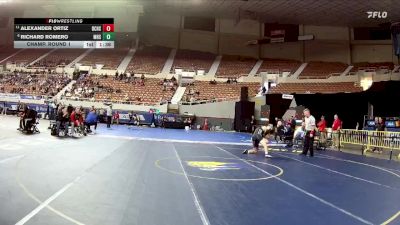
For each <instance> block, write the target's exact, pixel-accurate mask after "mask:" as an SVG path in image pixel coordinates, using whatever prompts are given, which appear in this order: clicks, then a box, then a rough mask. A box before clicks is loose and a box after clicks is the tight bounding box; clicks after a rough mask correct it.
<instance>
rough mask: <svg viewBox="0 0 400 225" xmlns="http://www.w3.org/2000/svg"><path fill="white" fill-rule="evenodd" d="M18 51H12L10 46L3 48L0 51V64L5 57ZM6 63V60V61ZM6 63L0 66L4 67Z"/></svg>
mask: <svg viewBox="0 0 400 225" xmlns="http://www.w3.org/2000/svg"><path fill="white" fill-rule="evenodd" d="M19 50H20V49H14V48H13V47H11V46H3V47H2V48H1V49H0V62H1V61H3V60H4V59H6V58H7V57H9V56H11V55H12V54H14V53H16V52H17V51H19ZM6 61H7V60H6ZM6 61H4V62H2V63H0V65H5V64H6Z"/></svg>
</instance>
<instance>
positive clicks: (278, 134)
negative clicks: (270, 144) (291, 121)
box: [275, 120, 285, 142]
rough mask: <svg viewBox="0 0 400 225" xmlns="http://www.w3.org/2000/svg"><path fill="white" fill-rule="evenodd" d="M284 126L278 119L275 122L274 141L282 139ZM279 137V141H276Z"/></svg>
mask: <svg viewBox="0 0 400 225" xmlns="http://www.w3.org/2000/svg"><path fill="white" fill-rule="evenodd" d="M284 130H285V127H284V126H283V123H282V121H280V120H279V121H278V123H277V124H276V133H275V141H276V142H281V141H283V134H284ZM278 137H279V141H278Z"/></svg>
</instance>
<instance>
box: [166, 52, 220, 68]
mask: <svg viewBox="0 0 400 225" xmlns="http://www.w3.org/2000/svg"><path fill="white" fill-rule="evenodd" d="M215 57H216V55H214V54H212V53H208V52H199V51H191V50H178V51H177V53H176V56H175V59H174V65H173V66H172V68H179V69H183V70H185V71H197V70H204V71H205V72H206V73H207V72H208V70H209V69H210V67H211V65H212V64H213V62H214V60H215Z"/></svg>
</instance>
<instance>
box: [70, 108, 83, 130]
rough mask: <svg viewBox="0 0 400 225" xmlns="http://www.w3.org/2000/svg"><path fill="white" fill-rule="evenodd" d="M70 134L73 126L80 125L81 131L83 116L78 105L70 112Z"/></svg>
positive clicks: (73, 128)
mask: <svg viewBox="0 0 400 225" xmlns="http://www.w3.org/2000/svg"><path fill="white" fill-rule="evenodd" d="M70 119H71V135H72V136H73V135H74V133H75V127H80V128H81V129H82V131H83V117H82V113H81V110H80V109H79V107H77V108H76V109H75V110H74V111H73V112H72V113H71V117H70Z"/></svg>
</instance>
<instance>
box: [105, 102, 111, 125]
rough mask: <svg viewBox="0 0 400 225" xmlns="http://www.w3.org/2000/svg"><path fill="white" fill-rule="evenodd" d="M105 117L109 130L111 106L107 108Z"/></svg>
mask: <svg viewBox="0 0 400 225" xmlns="http://www.w3.org/2000/svg"><path fill="white" fill-rule="evenodd" d="M106 115H107V128H111V120H112V107H111V105H109V106H108V108H107V110H106Z"/></svg>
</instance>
